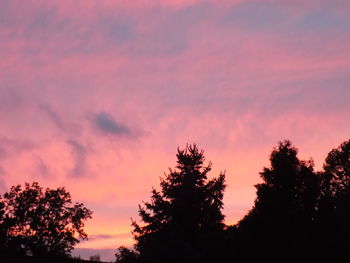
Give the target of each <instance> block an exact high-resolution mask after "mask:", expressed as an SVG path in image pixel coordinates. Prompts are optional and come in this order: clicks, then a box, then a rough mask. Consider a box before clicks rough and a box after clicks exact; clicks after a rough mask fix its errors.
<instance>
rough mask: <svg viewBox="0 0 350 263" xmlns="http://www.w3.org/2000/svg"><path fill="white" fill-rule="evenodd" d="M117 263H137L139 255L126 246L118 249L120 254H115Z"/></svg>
mask: <svg viewBox="0 0 350 263" xmlns="http://www.w3.org/2000/svg"><path fill="white" fill-rule="evenodd" d="M115 256H116V261H115V262H116V263H136V262H137V260H138V258H139V254H138V253H137V252H135V251H134V250H132V249H128V248H126V247H124V246H121V247H119V248H118V252H117V253H116V254H115Z"/></svg>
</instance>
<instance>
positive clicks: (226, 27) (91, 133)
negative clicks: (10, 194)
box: [0, 0, 350, 260]
mask: <svg viewBox="0 0 350 263" xmlns="http://www.w3.org/2000/svg"><path fill="white" fill-rule="evenodd" d="M306 2H307V3H306ZM349 13H350V4H349V1H345V0H344V1H342V0H335V1H326V0H321V1H295V0H294V1H292V0H291V1H277V0H266V1H238V0H235V1H230V0H225V1H210V0H203V1H199V0H198V1H196V0H192V1H188V0H186V1H185V0H159V1H155V0H153V1H147V0H139V1H138V0H135V1H130V0H128V1H126V0H125V1H92V0H76V1H74V3H73V1H64V0H60V1H58V0H57V1H53V0H52V1H45V0H36V1H34V0H33V1H31V0H26V1H21V0H11V1H10V0H8V1H6V0H0V57H1V59H0V119H1V123H2V124H1V130H0V158H1V159H0V160H1V162H0V190H1V192H2V193H3V192H5V191H6V190H8V189H9V187H10V186H12V185H15V184H23V183H24V182H26V181H28V182H31V181H38V182H39V183H40V184H41V185H42V186H44V187H46V186H48V187H58V186H66V187H67V189H68V190H69V191H70V192H71V194H72V196H73V199H74V200H76V201H80V202H84V203H85V205H86V206H87V207H89V208H91V209H92V210H93V211H94V215H93V219H92V220H90V221H89V222H88V223H87V225H86V230H87V232H88V234H89V235H90V237H91V239H90V240H89V241H87V242H82V243H81V244H79V246H78V247H80V248H86V249H95V250H94V251H93V252H94V253H100V254H101V255H102V259H105V260H112V259H113V253H111V252H110V251H109V252H108V251H107V250H108V249H115V248H116V247H119V246H120V245H131V244H132V237H131V234H130V231H131V226H130V217H133V218H135V219H136V218H137V209H138V208H137V207H138V204H139V203H141V202H142V200H148V199H149V196H150V190H151V189H152V186H155V187H157V186H158V183H159V177H160V176H162V175H163V173H164V172H167V169H168V167H174V166H175V162H176V159H175V154H176V149H177V147H178V146H180V147H184V146H185V145H186V143H197V144H198V146H199V147H200V148H203V149H204V150H205V153H206V156H207V159H208V160H211V161H212V162H213V171H212V173H211V176H217V175H218V174H219V172H220V171H222V170H226V175H227V184H228V188H227V190H226V192H225V200H224V202H225V209H224V213H225V215H226V222H227V223H234V222H236V221H237V220H239V219H240V218H241V217H242V216H243V215H244V214H245V213H246V212H247V210H249V209H250V208H251V206H252V205H253V201H254V198H255V189H254V184H256V183H257V182H259V172H260V171H261V170H262V168H263V166H266V165H268V157H269V154H270V152H271V150H272V148H273V147H274V146H275V145H276V144H277V142H278V141H280V140H283V139H290V140H292V142H293V143H294V144H295V145H296V146H297V147H298V148H299V150H300V151H299V154H300V157H301V158H304V159H309V158H310V157H312V158H313V159H314V160H315V163H316V168H317V169H320V168H321V167H322V163H323V160H324V158H325V157H326V155H327V153H328V152H329V151H330V150H331V149H332V148H333V147H336V146H338V145H339V144H340V143H341V142H342V141H344V140H346V139H349V135H350V102H349V98H350V87H349V84H350V15H349ZM102 249H104V250H102ZM86 251H88V252H89V251H91V250H86ZM86 251H85V252H86ZM106 251H107V252H106ZM111 251H114V250H111ZM88 252H86V253H88ZM91 253H92V252H91ZM87 255H88V254H87Z"/></svg>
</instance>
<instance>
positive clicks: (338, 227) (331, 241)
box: [317, 140, 350, 255]
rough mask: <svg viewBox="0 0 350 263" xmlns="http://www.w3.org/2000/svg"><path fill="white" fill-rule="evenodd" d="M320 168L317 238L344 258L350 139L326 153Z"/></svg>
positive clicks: (349, 229)
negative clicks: (321, 168) (321, 169)
mask: <svg viewBox="0 0 350 263" xmlns="http://www.w3.org/2000/svg"><path fill="white" fill-rule="evenodd" d="M323 169H324V171H323V172H322V173H320V174H321V176H322V180H321V192H320V200H319V205H318V208H319V209H318V210H319V213H318V217H317V223H318V239H319V240H320V241H321V242H323V244H324V246H325V247H326V246H327V247H328V248H332V249H333V250H335V251H337V252H338V254H341V255H345V253H346V252H345V251H347V250H349V249H350V238H349V236H350V205H349V204H350V140H348V141H345V142H343V143H342V144H341V145H340V146H339V147H338V148H335V149H333V150H332V151H330V152H329V154H328V156H327V158H326V161H325V164H324V165H323Z"/></svg>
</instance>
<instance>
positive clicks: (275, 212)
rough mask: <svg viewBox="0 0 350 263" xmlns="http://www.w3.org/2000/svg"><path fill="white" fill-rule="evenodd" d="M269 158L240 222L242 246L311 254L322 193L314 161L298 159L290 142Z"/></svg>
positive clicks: (276, 252)
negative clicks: (314, 222) (251, 207)
mask: <svg viewBox="0 0 350 263" xmlns="http://www.w3.org/2000/svg"><path fill="white" fill-rule="evenodd" d="M270 161H271V167H269V168H264V169H263V171H262V172H261V173H260V175H261V178H262V180H263V182H262V183H260V184H258V185H256V188H257V198H256V200H255V205H254V207H253V209H252V210H251V211H250V212H249V213H248V215H247V216H245V217H244V218H243V220H242V221H241V222H240V223H239V229H238V230H239V231H238V235H239V239H240V240H242V242H241V244H239V245H240V246H242V251H244V249H247V247H248V249H252V247H253V248H254V249H256V250H257V251H260V253H264V252H266V251H270V252H271V254H270V256H271V257H272V256H275V257H280V256H283V257H286V256H287V257H297V256H300V255H301V254H302V255H305V254H310V253H312V249H313V248H312V242H311V241H312V239H313V233H314V225H313V221H314V219H315V214H316V205H317V199H318V195H319V179H318V176H317V174H316V173H314V171H313V162H312V161H301V160H299V159H298V157H297V149H296V148H295V147H293V146H292V144H291V143H290V141H283V142H281V143H279V145H278V147H277V148H275V149H274V150H273V151H272V153H271V156H270ZM271 249H273V250H271Z"/></svg>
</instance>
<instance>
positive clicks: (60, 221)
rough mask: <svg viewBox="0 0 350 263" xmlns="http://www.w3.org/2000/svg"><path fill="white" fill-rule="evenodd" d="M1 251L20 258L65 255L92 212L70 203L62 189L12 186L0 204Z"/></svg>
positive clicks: (76, 240) (82, 236)
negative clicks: (0, 215) (21, 256)
mask: <svg viewBox="0 0 350 263" xmlns="http://www.w3.org/2000/svg"><path fill="white" fill-rule="evenodd" d="M0 203H1V204H2V205H1V206H2V207H3V209H2V210H1V211H2V212H1V213H2V217H1V222H0V224H1V229H2V239H3V242H4V243H3V249H6V252H12V253H16V254H19V255H33V256H65V255H68V254H69V253H70V251H71V250H72V249H73V246H74V245H75V244H77V243H78V242H79V238H81V239H86V238H87V235H86V233H85V232H84V230H83V227H84V221H85V220H86V219H88V218H91V214H92V212H91V211H90V210H89V209H87V208H85V207H84V205H83V204H82V203H75V204H74V205H73V204H72V200H71V196H70V194H69V193H68V192H67V191H66V190H65V188H63V187H62V188H57V189H49V188H47V189H45V190H44V189H43V188H42V187H41V186H39V184H38V183H36V182H34V183H32V184H29V183H26V184H25V186H24V188H22V186H21V185H17V186H13V187H11V190H10V191H9V192H7V193H5V194H4V196H3V198H2V199H1V202H0Z"/></svg>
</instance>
